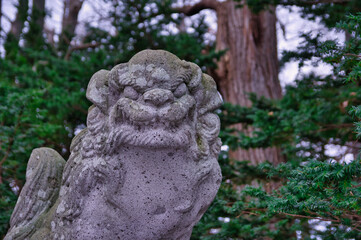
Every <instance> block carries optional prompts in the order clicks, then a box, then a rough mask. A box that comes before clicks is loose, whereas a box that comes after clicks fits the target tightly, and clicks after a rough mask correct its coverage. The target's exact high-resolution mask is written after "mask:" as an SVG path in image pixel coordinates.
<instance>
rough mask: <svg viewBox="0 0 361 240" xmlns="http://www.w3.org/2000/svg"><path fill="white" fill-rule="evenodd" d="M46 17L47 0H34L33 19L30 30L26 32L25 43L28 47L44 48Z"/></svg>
mask: <svg viewBox="0 0 361 240" xmlns="http://www.w3.org/2000/svg"><path fill="white" fill-rule="evenodd" d="M44 18H45V0H33V7H32V10H31V20H30V22H29V31H28V32H27V33H26V34H25V36H24V38H25V43H26V45H27V46H28V47H31V48H33V49H36V50H42V49H43V47H44V37H43V30H44Z"/></svg>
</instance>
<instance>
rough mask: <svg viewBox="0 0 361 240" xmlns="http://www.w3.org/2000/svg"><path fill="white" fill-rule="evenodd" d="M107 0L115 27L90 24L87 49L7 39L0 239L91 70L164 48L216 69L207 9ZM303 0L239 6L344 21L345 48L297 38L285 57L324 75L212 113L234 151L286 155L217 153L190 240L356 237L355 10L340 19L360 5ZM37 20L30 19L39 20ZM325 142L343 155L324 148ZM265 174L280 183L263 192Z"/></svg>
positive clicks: (81, 111)
mask: <svg viewBox="0 0 361 240" xmlns="http://www.w3.org/2000/svg"><path fill="white" fill-rule="evenodd" d="M105 2H106V3H107V4H110V5H109V6H110V7H109V12H107V15H106V17H107V18H109V19H110V22H111V25H112V29H113V30H114V31H113V32H114V33H113V34H109V33H108V32H106V31H105V30H104V29H101V28H96V27H94V26H93V25H91V24H90V23H89V24H88V25H87V29H86V32H87V34H86V36H84V38H83V39H82V41H83V42H84V43H93V44H92V47H91V48H86V49H82V48H71V47H70V46H57V45H56V44H55V45H51V44H50V43H48V42H47V41H46V40H44V39H42V36H41V35H39V34H38V35H31V34H30V33H31V32H28V33H24V34H23V36H22V40H23V41H24V44H20V45H19V44H17V42H16V44H11V43H12V42H11V41H8V42H7V44H8V45H7V46H6V49H7V52H6V54H4V56H5V57H3V58H0V236H3V235H4V234H5V233H6V231H7V228H8V222H9V218H10V215H11V212H12V209H13V207H14V205H15V203H16V198H17V194H18V193H19V191H20V190H21V187H22V186H23V184H24V182H25V170H26V163H27V160H28V158H29V156H30V153H31V150H32V149H33V148H36V147H41V146H46V147H52V148H54V149H56V150H57V151H58V152H59V153H61V154H62V155H63V156H64V157H65V158H67V156H68V155H69V145H70V141H71V139H72V138H73V137H74V135H75V134H76V133H77V132H78V131H79V130H80V129H81V128H83V127H85V125H84V124H85V118H86V114H87V108H88V107H89V105H90V104H89V102H88V101H87V100H86V99H85V89H86V86H87V83H88V81H89V79H90V77H91V74H92V73H94V72H96V71H97V70H99V69H101V68H105V69H110V68H111V67H113V66H115V65H116V64H118V63H121V62H126V61H128V60H129V58H130V57H132V56H133V55H134V54H135V53H136V52H139V51H141V50H143V49H146V48H152V49H165V50H168V51H170V52H173V53H174V54H176V55H177V56H179V57H180V58H182V59H186V60H188V61H193V62H196V63H197V64H198V65H200V66H201V67H202V69H203V70H204V71H206V70H207V69H211V68H216V64H215V62H216V60H217V59H218V58H219V57H220V56H221V55H222V52H215V50H214V45H213V44H214V43H212V42H210V43H209V42H208V43H207V44H206V43H205V42H206V41H205V35H206V33H207V29H208V26H207V25H206V24H205V22H204V16H200V17H199V18H198V19H197V20H196V21H194V22H192V26H189V27H188V29H183V28H182V27H180V26H181V25H182V24H183V22H182V21H183V16H182V15H180V14H175V13H174V10H173V9H172V3H173V1H160V0H159V1H158V0H156V1H145V0H136V1H134V0H129V1H116V0H114V1H113V0H108V1H105ZM303 2H304V1H301V0H295V1H286V0H285V1H267V0H265V1H259V0H249V1H247V4H248V5H249V6H250V7H251V8H252V9H253V10H254V11H256V12H257V11H260V10H261V9H263V8H264V7H265V6H267V4H269V3H271V4H281V5H294V4H296V5H299V6H302V7H303V8H302V11H303V12H302V14H303V17H305V18H309V19H314V18H316V16H320V17H321V20H322V22H323V23H325V26H327V27H334V26H336V22H337V21H340V20H343V21H341V22H339V24H338V25H337V27H338V28H339V29H344V30H346V31H348V32H349V33H350V40H349V41H348V42H347V43H346V44H344V43H338V42H337V41H336V39H335V40H329V41H321V40H320V38H319V37H320V36H315V35H313V34H312V33H309V34H303V38H304V42H303V44H301V45H300V46H299V48H298V49H297V51H294V52H285V53H284V54H283V58H282V59H281V61H282V62H287V61H290V60H299V61H300V67H302V66H303V65H302V63H304V62H305V61H312V62H313V64H315V65H316V64H317V63H319V62H324V63H327V64H330V65H331V66H332V67H333V73H332V74H330V75H328V76H322V77H321V76H317V74H316V73H311V74H308V75H305V76H300V77H299V79H298V80H297V81H296V82H295V83H294V84H293V85H290V86H287V87H286V89H285V93H284V96H283V98H282V99H280V100H269V99H265V98H262V97H258V96H256V95H254V94H252V93H249V97H250V99H251V101H252V103H253V104H252V107H250V108H244V107H240V106H235V105H231V104H228V103H225V104H224V106H223V107H222V109H221V111H219V115H220V118H221V121H222V129H221V135H220V136H221V138H222V141H223V143H224V145H227V146H229V148H230V149H231V150H232V149H237V148H239V147H241V148H245V149H248V148H256V147H262V148H266V147H270V146H278V147H281V148H282V150H283V153H284V154H285V155H286V157H287V162H286V163H282V164H280V165H278V166H275V165H273V164H272V163H269V162H265V163H262V164H260V165H258V166H252V165H250V164H249V162H247V161H236V160H235V159H229V157H228V152H227V151H222V152H221V155H220V157H219V162H220V165H221V167H222V173H223V183H222V186H221V189H220V191H219V193H218V195H217V197H216V199H215V201H214V202H213V204H212V206H211V207H210V208H209V210H208V211H207V213H206V214H205V216H204V217H203V218H202V220H201V222H200V223H199V224H198V225H197V226H196V227H195V229H194V232H193V235H192V239H286V238H290V239H296V238H302V239H312V238H315V237H316V236H319V237H321V238H324V239H352V238H353V239H357V238H361V236H360V234H359V232H360V231H361V227H360V224H359V223H360V222H361V212H360V211H361V209H360V206H361V202H360V199H361V198H360V197H361V189H360V176H361V167H360V166H361V165H360V158H354V160H353V161H351V162H350V163H349V162H347V163H346V161H345V155H346V154H347V153H348V154H352V155H353V156H356V155H357V153H358V151H359V146H360V144H359V141H358V139H357V136H358V137H359V136H361V122H359V121H360V119H361V107H358V106H359V105H360V103H361V90H360V88H359V84H360V79H361V78H360V74H361V65H360V62H361V61H360V57H361V56H360V49H361V28H360V26H361V15H360V14H354V15H348V18H347V19H346V18H345V17H346V15H347V13H349V12H355V11H357V9H360V8H361V6H360V2H359V1H350V2H349V4H346V5H337V4H331V5H330V4H317V5H316V6H315V5H313V6H314V7H312V6H311V5H307V4H306V5H305V4H302V3H303ZM325 9H327V14H326V12H325ZM33 18H34V17H33ZM33 18H32V17H31V16H30V17H28V18H26V19H27V21H28V23H29V26H32V27H35V28H36V25H34V21H35V20H36V19H33ZM169 26H172V27H169ZM32 37H34V38H32ZM39 38H40V39H39ZM354 122H356V124H354ZM237 123H243V124H248V125H251V126H253V127H254V129H256V130H255V132H254V133H253V135H252V136H248V135H245V134H244V133H242V132H240V131H238V130H236V129H235V128H234V127H233V126H234V124H237ZM354 125H356V133H355V128H354ZM330 147H338V148H340V149H343V150H342V151H343V152H342V151H341V152H342V153H341V154H338V155H331V154H329V153H328V151H327V149H328V148H330ZM267 182H268V183H269V182H273V183H277V185H278V186H279V188H278V189H277V190H275V191H274V192H266V191H265V190H264V188H263V186H264V184H267ZM240 189H242V190H240ZM319 226H323V229H322V230H320V228H319Z"/></svg>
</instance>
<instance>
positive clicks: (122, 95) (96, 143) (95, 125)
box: [5, 50, 221, 240]
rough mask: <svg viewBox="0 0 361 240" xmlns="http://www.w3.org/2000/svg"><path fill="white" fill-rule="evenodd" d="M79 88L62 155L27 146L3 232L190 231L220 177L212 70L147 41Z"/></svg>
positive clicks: (114, 235)
mask: <svg viewBox="0 0 361 240" xmlns="http://www.w3.org/2000/svg"><path fill="white" fill-rule="evenodd" d="M86 96H87V98H88V99H89V100H90V101H91V102H92V103H93V104H94V105H93V106H92V107H90V109H89V113H88V119H87V128H86V129H84V130H83V131H81V132H80V133H79V134H78V135H77V136H76V137H75V138H74V139H73V141H72V144H71V147H70V150H71V155H70V158H69V160H68V161H67V163H66V164H65V161H64V160H63V159H62V158H61V156H60V155H59V154H58V153H56V152H55V151H54V150H52V149H48V148H40V149H35V150H34V151H33V153H32V156H31V158H30V160H29V164H28V169H27V182H26V184H25V186H24V188H23V191H22V192H21V194H20V197H19V200H18V203H17V205H16V208H15V211H14V213H13V215H12V218H11V228H10V230H9V232H8V234H7V235H6V238H5V239H7V240H9V239H122V240H124V239H132V240H133V239H142V240H144V239H189V238H190V235H191V233H192V229H193V227H194V225H195V224H196V223H197V222H198V221H199V220H200V218H201V217H202V215H203V214H204V212H205V211H206V209H207V208H208V206H209V205H210V204H211V202H212V200H213V198H214V197H215V195H216V193H217V191H218V188H219V185H220V183H221V172H220V168H219V165H218V162H217V156H218V154H219V151H220V146H221V141H220V139H219V138H218V133H219V129H220V121H219V118H218V116H217V115H216V114H214V113H213V111H214V110H216V109H217V108H218V107H219V106H220V104H221V99H220V97H219V94H218V92H217V89H216V85H215V82H214V81H213V79H212V78H211V77H210V76H208V75H206V74H202V71H201V69H200V68H199V67H198V66H197V65H196V64H193V63H189V62H185V61H181V60H180V59H179V58H177V57H176V56H174V55H173V54H171V53H169V52H166V51H161V50H157V51H154V50H145V51H142V52H140V53H138V54H136V55H135V56H134V57H133V58H132V59H131V60H130V61H129V62H128V63H124V64H120V65H117V66H115V67H114V68H113V69H112V70H111V71H105V70H100V71H99V72H97V73H95V74H94V75H93V77H92V78H91V80H90V82H89V85H88V89H87V95H86ZM64 165H65V167H64Z"/></svg>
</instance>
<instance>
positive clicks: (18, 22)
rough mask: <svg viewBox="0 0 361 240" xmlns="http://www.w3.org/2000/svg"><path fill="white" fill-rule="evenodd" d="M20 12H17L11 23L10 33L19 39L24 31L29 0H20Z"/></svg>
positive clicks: (18, 7)
mask: <svg viewBox="0 0 361 240" xmlns="http://www.w3.org/2000/svg"><path fill="white" fill-rule="evenodd" d="M17 9H18V12H17V13H16V17H15V20H14V21H13V22H12V23H11V28H10V33H11V34H12V35H13V36H14V37H15V39H17V40H19V38H20V34H21V32H22V31H23V27H24V22H25V20H26V17H27V16H28V9H29V0H19V4H18V6H17Z"/></svg>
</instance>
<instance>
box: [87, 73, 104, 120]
mask: <svg viewBox="0 0 361 240" xmlns="http://www.w3.org/2000/svg"><path fill="white" fill-rule="evenodd" d="M108 72H109V71H106V70H100V71H98V72H96V73H94V75H93V76H92V77H91V79H90V81H89V84H88V88H87V91H86V98H87V99H88V100H89V101H91V102H92V103H94V105H95V106H97V107H98V108H99V109H100V111H102V112H103V113H104V114H106V113H107V110H108V94H109V87H108V76H107V75H108Z"/></svg>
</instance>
